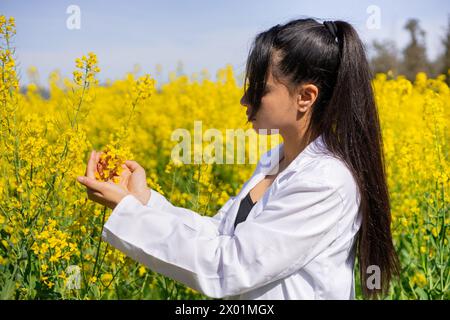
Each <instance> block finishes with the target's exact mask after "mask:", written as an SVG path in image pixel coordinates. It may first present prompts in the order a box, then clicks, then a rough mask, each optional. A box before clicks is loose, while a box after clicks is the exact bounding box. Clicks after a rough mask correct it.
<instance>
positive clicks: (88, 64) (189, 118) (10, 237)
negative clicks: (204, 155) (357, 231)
mask: <svg viewBox="0 0 450 320" xmlns="http://www.w3.org/2000/svg"><path fill="white" fill-rule="evenodd" d="M14 34H15V22H14V19H13V18H7V17H5V16H0V36H1V42H0V73H1V74H0V113H1V116H0V120H1V122H0V155H1V158H0V195H1V196H0V238H1V241H0V299H117V298H119V299H208V298H207V297H205V296H203V295H201V294H200V293H198V292H195V291H193V290H191V289H189V288H187V287H185V286H183V285H182V284H180V283H176V282H174V281H172V280H171V279H168V278H166V277H164V276H162V275H158V274H156V273H153V272H152V271H150V270H148V269H147V268H145V266H142V265H140V264H138V263H136V262H134V261H133V260H131V259H129V258H127V257H125V256H124V255H123V254H121V253H120V252H119V251H117V250H115V249H114V248H112V247H111V246H109V245H108V244H106V243H104V242H102V241H101V231H102V226H103V224H104V222H105V221H106V219H107V218H108V215H109V214H110V213H111V210H110V209H106V208H105V207H102V206H100V205H98V204H95V203H94V202H91V201H88V200H87V197H86V192H85V189H84V188H82V187H81V186H80V185H79V184H78V183H77V182H76V177H77V176H79V175H83V174H84V171H85V165H86V161H87V157H88V153H89V151H90V150H91V149H96V150H105V149H108V150H109V153H108V157H109V159H110V161H112V162H113V161H119V160H118V159H135V160H136V161H138V162H139V163H140V164H142V165H143V166H144V168H145V169H146V171H147V173H148V183H149V186H150V187H152V188H154V189H155V190H157V191H159V192H161V193H162V194H164V195H165V196H167V197H168V198H169V200H170V201H171V202H172V203H173V204H175V205H178V206H183V207H186V208H190V209H192V210H194V211H197V212H199V213H201V214H204V215H213V214H215V213H216V212H217V210H218V209H219V208H220V207H221V206H222V205H223V204H224V203H225V202H226V201H227V200H228V198H229V197H230V196H233V195H235V194H236V193H237V192H238V191H239V189H240V187H241V186H242V184H243V183H244V182H245V181H246V180H247V179H248V178H249V177H250V175H251V173H252V171H253V169H254V164H209V165H208V164H204V163H203V164H195V163H193V164H189V165H186V164H183V165H180V164H179V163H174V162H173V161H170V159H171V151H172V148H173V147H174V146H175V145H176V144H177V141H172V138H171V135H172V132H173V131H174V130H175V129H177V128H185V129H188V130H189V131H190V132H193V128H194V121H202V125H203V130H207V129H208V128H215V129H218V130H221V131H223V132H224V135H225V130H226V129H229V128H236V129H237V128H242V129H244V130H247V129H249V128H251V126H250V125H249V124H246V116H245V111H244V109H243V108H242V107H241V106H240V105H239V100H240V98H241V96H242V93H243V88H242V87H241V86H239V85H238V83H237V82H236V80H235V75H234V72H233V70H232V68H231V66H227V67H226V68H224V69H223V70H220V72H218V74H217V80H216V81H212V80H211V79H209V77H208V75H207V73H206V72H205V73H204V74H203V75H202V76H201V77H195V78H194V77H191V78H190V77H188V76H179V77H177V76H175V75H174V74H172V75H171V78H170V79H171V80H170V82H168V83H165V84H163V85H162V86H161V87H160V88H158V89H157V87H156V81H155V80H154V79H153V78H152V77H151V76H150V75H145V76H142V77H138V76H136V75H135V74H131V73H130V74H126V75H125V76H124V77H123V79H122V80H117V81H114V82H108V83H106V84H102V85H99V83H98V80H97V75H98V73H99V72H101V70H100V69H99V67H98V61H97V57H96V55H95V54H94V53H87V54H86V55H85V56H83V57H78V58H77V57H73V59H74V72H73V77H72V79H65V78H61V76H60V75H59V74H58V73H53V74H51V75H50V78H49V88H50V97H49V98H48V99H47V98H44V97H42V96H41V95H40V93H39V91H38V87H37V86H36V84H33V83H31V84H29V85H28V87H27V90H26V93H21V92H20V91H19V81H18V76H17V71H16V65H17V63H16V61H15V54H14V48H13V47H12V45H11V43H12V41H11V40H12V39H13V37H14ZM29 72H30V73H33V72H36V70H35V69H33V68H32V69H31V70H29ZM447 76H449V75H447ZM373 86H374V89H375V93H376V100H377V104H378V108H379V112H380V117H381V124H382V130H383V137H384V151H385V159H386V165H387V173H388V183H389V187H390V196H391V205H392V217H393V221H392V229H393V233H394V240H395V245H396V248H397V251H398V253H399V255H400V261H401V264H402V272H401V278H400V279H399V281H396V282H394V283H393V285H392V287H391V291H390V294H389V296H387V297H386V298H387V299H449V298H450V294H449V292H450V274H449V270H450V265H449V261H450V256H449V246H448V241H449V234H450V233H449V222H450V217H449V191H450V190H449V185H450V179H449V175H450V170H449V169H450V168H449V120H450V90H449V87H448V86H447V85H446V83H445V75H442V76H440V77H438V78H437V79H428V78H427V76H426V74H423V73H419V74H417V77H416V80H415V81H414V82H413V83H411V82H410V81H408V80H406V79H405V78H403V77H397V78H392V77H391V76H390V75H389V74H377V75H376V77H375V79H374V80H373ZM270 147H271V145H269V146H268V148H270ZM107 170H109V169H107ZM103 174H105V175H106V176H108V175H109V174H110V172H109V171H107V172H103ZM355 270H358V268H355ZM355 272H356V271H355ZM355 278H356V279H358V275H357V274H355ZM356 287H357V288H358V286H356ZM357 290H358V289H357ZM358 297H361V295H360V293H359V292H358Z"/></svg>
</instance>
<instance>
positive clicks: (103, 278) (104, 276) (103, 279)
mask: <svg viewBox="0 0 450 320" xmlns="http://www.w3.org/2000/svg"><path fill="white" fill-rule="evenodd" d="M112 279H113V275H112V274H111V273H104V274H102V275H101V277H100V281H101V282H102V284H103V285H104V286H105V287H106V286H108V285H109V284H110V283H111V281H112Z"/></svg>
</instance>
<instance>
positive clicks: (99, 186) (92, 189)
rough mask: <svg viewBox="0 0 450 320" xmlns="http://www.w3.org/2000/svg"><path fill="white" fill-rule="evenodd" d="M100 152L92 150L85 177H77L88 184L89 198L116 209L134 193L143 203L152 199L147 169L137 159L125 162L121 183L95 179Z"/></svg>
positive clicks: (79, 180) (82, 182)
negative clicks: (125, 198) (127, 196)
mask: <svg viewBox="0 0 450 320" xmlns="http://www.w3.org/2000/svg"><path fill="white" fill-rule="evenodd" d="M100 154H101V153H100V152H95V151H92V152H91V156H90V158H89V161H88V164H87V167H86V175H85V176H84V177H81V176H80V177H77V180H78V182H80V183H81V184H83V185H84V186H86V188H87V194H88V199H90V200H92V201H95V202H97V203H100V204H102V205H105V206H107V207H109V208H111V209H114V208H115V207H116V205H117V204H118V203H119V202H120V200H122V199H123V198H124V197H125V196H126V195H128V194H132V195H133V196H135V197H136V198H137V199H138V200H139V201H141V202H142V204H146V203H147V202H148V200H149V199H150V189H149V188H148V187H147V181H146V175H145V170H144V168H142V167H141V166H140V165H139V164H138V163H137V162H136V161H129V160H127V161H126V162H125V165H124V166H123V168H124V170H123V172H122V174H121V175H120V179H119V183H118V184H115V183H113V182H111V181H107V182H101V181H98V180H96V179H95V171H96V168H97V164H98V161H99V158H100Z"/></svg>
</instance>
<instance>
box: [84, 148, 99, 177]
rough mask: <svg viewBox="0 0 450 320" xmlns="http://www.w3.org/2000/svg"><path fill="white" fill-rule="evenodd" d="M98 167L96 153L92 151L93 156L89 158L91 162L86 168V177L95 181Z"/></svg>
mask: <svg viewBox="0 0 450 320" xmlns="http://www.w3.org/2000/svg"><path fill="white" fill-rule="evenodd" d="M96 166H97V162H96V152H95V150H92V152H91V156H90V157H89V161H88V164H87V168H86V177H88V178H91V179H94V178H95V169H96V168H95V167H96Z"/></svg>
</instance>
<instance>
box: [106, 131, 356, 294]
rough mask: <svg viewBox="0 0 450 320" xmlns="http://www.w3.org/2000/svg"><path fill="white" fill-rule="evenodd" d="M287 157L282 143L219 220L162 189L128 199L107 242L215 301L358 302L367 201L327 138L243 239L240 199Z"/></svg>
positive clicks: (258, 212) (294, 169)
mask: <svg viewBox="0 0 450 320" xmlns="http://www.w3.org/2000/svg"><path fill="white" fill-rule="evenodd" d="M282 152H283V143H280V144H279V145H278V146H276V147H274V148H273V149H271V150H269V151H268V152H267V153H265V154H264V155H263V156H262V157H261V158H260V160H259V162H258V165H257V166H256V169H255V171H254V173H253V175H252V177H251V178H250V179H249V180H248V181H247V182H246V183H245V184H244V185H243V187H242V189H241V191H240V192H239V193H238V194H237V195H236V196H235V197H231V199H229V200H228V201H227V202H226V203H225V204H224V205H223V206H222V208H221V209H220V210H219V211H218V212H217V214H216V215H214V216H213V217H208V216H204V215H200V214H198V213H196V212H194V211H192V210H189V209H185V208H181V207H176V206H174V205H172V204H171V203H170V202H169V201H168V200H167V199H166V198H165V197H164V196H163V195H161V194H160V193H158V192H157V191H155V190H153V189H152V190H151V197H150V200H149V202H148V204H146V205H142V204H141V203H140V202H139V201H138V200H137V199H136V198H135V197H134V196H132V195H128V196H126V197H124V198H123V199H122V200H121V201H120V202H119V204H118V205H117V206H116V207H115V209H114V210H113V212H112V213H111V215H110V217H109V219H108V220H107V222H106V223H105V225H104V229H103V232H102V238H103V239H104V240H105V241H107V242H108V243H110V244H111V245H112V246H114V247H116V248H117V249H119V250H120V251H122V252H123V253H125V254H126V255H127V256H129V257H131V258H133V259H134V260H136V261H139V262H140V263H142V264H144V265H146V266H147V267H148V268H150V269H151V270H153V271H155V272H158V273H160V274H163V275H165V276H168V277H170V278H172V279H175V280H177V281H179V282H181V283H183V284H185V285H187V286H188V287H190V288H193V289H195V290H197V291H199V292H201V293H203V294H205V295H207V296H209V297H212V298H223V299H226V300H227V299H283V300H284V299H353V298H354V276H353V270H354V252H355V251H354V249H355V247H354V244H355V240H356V237H355V235H356V234H357V232H358V230H359V227H360V223H361V214H360V212H359V210H358V208H359V192H358V189H357V185H356V183H355V180H354V179H353V177H352V175H351V173H350V171H349V170H348V168H347V167H346V166H345V164H344V163H343V162H342V161H340V160H338V159H337V158H335V157H333V156H332V155H331V154H330V153H329V152H328V150H327V149H326V148H325V145H324V143H323V139H322V136H319V137H318V138H316V139H315V140H314V141H313V142H311V143H310V144H309V145H308V146H307V147H306V148H305V149H304V150H303V151H302V152H301V153H300V154H299V155H298V156H297V157H296V158H295V159H294V160H293V161H292V162H291V163H290V164H289V166H288V167H287V168H286V169H285V170H283V171H282V172H281V173H279V175H278V176H277V177H276V179H275V180H274V181H273V183H272V185H271V186H270V187H269V189H267V191H266V192H265V194H264V195H263V197H262V198H261V199H260V200H259V201H258V202H257V203H256V204H255V206H254V207H253V208H252V210H251V211H250V213H249V215H248V217H247V219H246V220H245V221H244V222H241V223H240V224H238V225H237V227H236V230H234V227H233V225H234V221H235V218H236V215H237V211H238V208H239V204H240V200H241V199H242V198H244V197H245V195H246V194H247V193H248V192H249V191H250V190H251V189H252V188H253V187H254V186H255V185H256V184H257V183H258V182H259V181H261V180H262V179H263V178H264V176H265V175H266V174H268V173H269V172H270V173H273V172H275V171H274V170H278V159H279V158H280V155H282Z"/></svg>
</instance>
